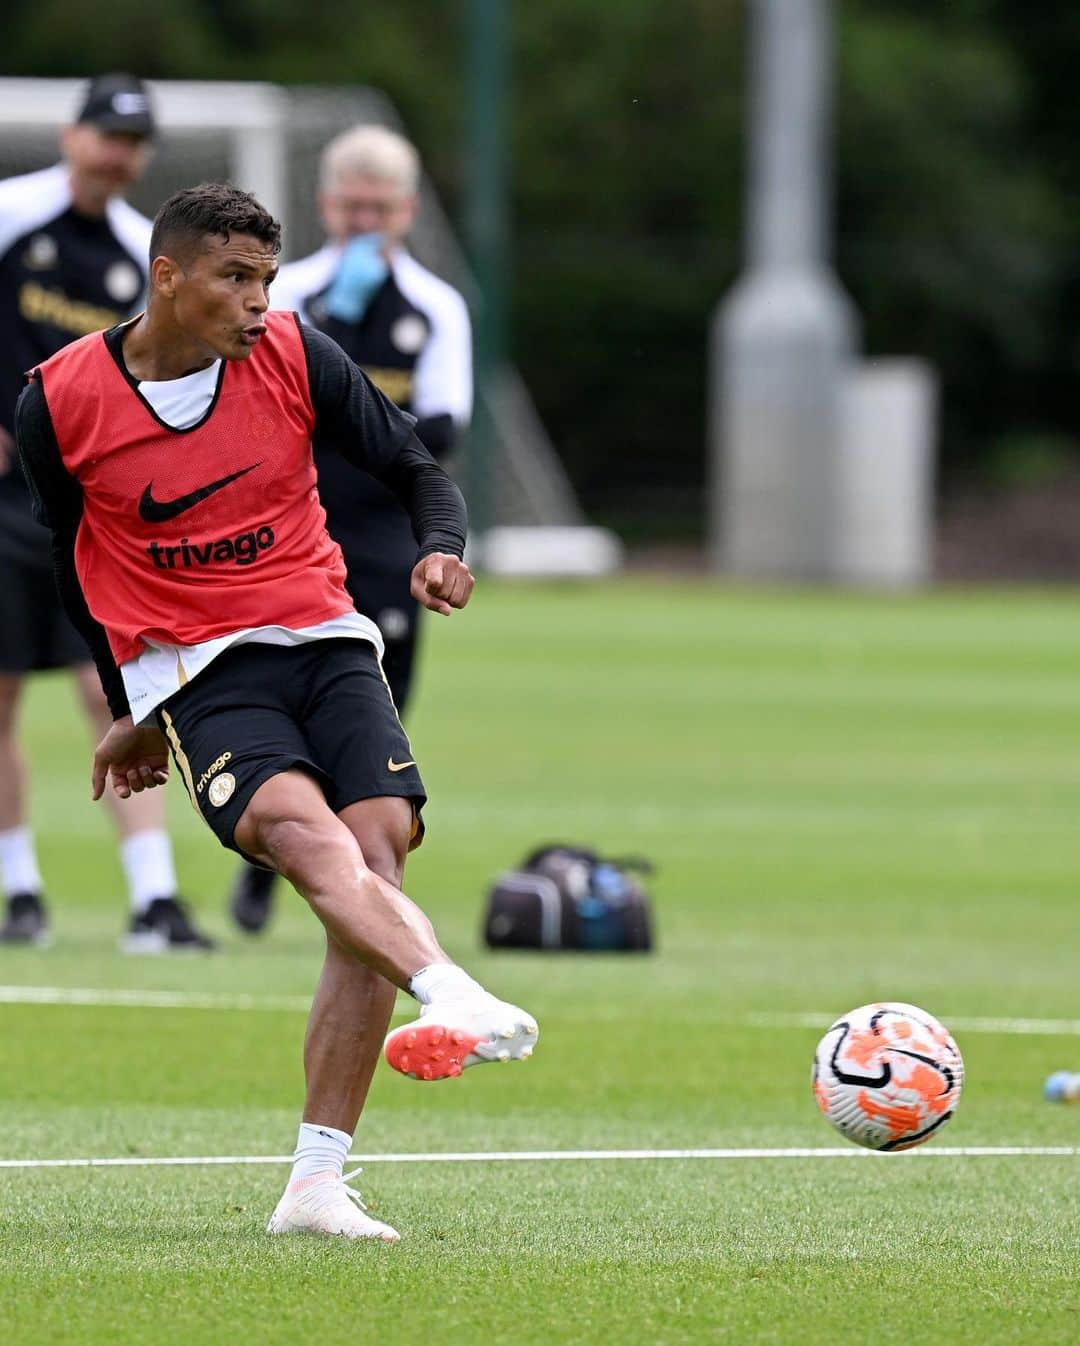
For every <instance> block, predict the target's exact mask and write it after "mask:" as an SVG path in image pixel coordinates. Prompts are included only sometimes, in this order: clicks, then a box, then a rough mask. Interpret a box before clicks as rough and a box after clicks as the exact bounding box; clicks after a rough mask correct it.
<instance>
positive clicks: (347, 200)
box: [229, 125, 472, 933]
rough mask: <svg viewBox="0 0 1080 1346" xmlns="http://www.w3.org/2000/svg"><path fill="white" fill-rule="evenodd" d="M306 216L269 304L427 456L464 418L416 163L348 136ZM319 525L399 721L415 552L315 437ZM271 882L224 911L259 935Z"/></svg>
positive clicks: (358, 130) (334, 147)
mask: <svg viewBox="0 0 1080 1346" xmlns="http://www.w3.org/2000/svg"><path fill="white" fill-rule="evenodd" d="M319 178H320V182H319V187H320V192H319V210H320V213H321V216H322V221H323V225H324V227H325V229H326V233H327V242H326V244H325V246H323V247H322V248H320V249H319V251H318V252H315V253H312V254H311V255H310V256H309V257H304V258H302V259H301V260H299V261H296V262H291V263H288V264H287V265H285V266H283V267H282V268H281V271H280V273H279V275H278V277H277V280H276V281H275V282H274V290H273V294H272V303H273V307H274V308H276V309H294V310H296V312H298V313H299V314H300V317H301V318H302V319H303V320H304V322H306V323H310V324H311V325H312V326H314V327H317V328H318V329H319V330H320V331H322V332H326V333H327V335H329V336H331V337H333V338H334V340H335V341H336V342H337V343H338V345H339V346H341V348H342V349H343V350H344V351H345V353H346V354H347V355H349V356H350V357H351V358H352V359H353V360H355V361H356V363H357V364H358V365H359V366H360V367H361V369H363V371H364V373H365V374H367V375H368V377H369V378H370V379H371V381H372V382H373V383H374V384H375V386H376V387H377V388H379V389H381V391H382V392H384V393H385V394H386V396H387V397H389V398H390V399H391V400H392V401H393V402H395V403H396V404H397V405H398V406H399V407H400V408H401V409H402V410H403V411H409V412H411V413H412V414H413V415H414V416H416V417H417V422H416V436H417V438H418V439H419V440H420V442H421V443H422V444H423V445H424V447H425V448H427V449H428V450H429V451H430V453H431V454H432V456H433V457H434V458H436V459H442V458H443V457H444V456H445V455H446V454H447V453H449V451H450V449H451V447H452V446H453V443H454V438H455V435H456V434H457V433H458V431H459V430H460V429H461V428H462V427H464V426H465V425H466V424H467V423H468V420H469V417H470V415H471V413H472V336H471V332H470V327H469V311H468V309H467V308H466V306H465V301H464V299H463V298H462V297H461V295H460V294H459V293H458V291H457V290H455V289H454V288H453V287H452V286H451V285H448V284H447V283H446V282H445V281H444V280H440V279H439V277H438V276H436V275H434V274H433V273H432V272H431V271H429V270H427V269H426V268H425V267H423V266H421V265H420V263H419V262H418V261H416V260H415V258H413V257H412V256H411V255H410V254H409V252H408V249H407V248H406V246H405V239H406V236H407V235H408V233H409V231H410V229H411V228H412V224H413V221H414V219H415V217H416V208H417V204H418V200H419V197H418V192H419V188H420V160H419V157H418V155H417V152H416V150H415V148H414V147H413V146H412V145H411V144H410V143H409V142H408V141H407V140H406V139H404V137H402V136H400V135H398V134H397V133H396V132H395V131H391V130H389V129H388V128H387V127H385V126H376V125H367V126H354V127H353V128H352V129H351V130H348V131H344V132H343V133H342V134H341V135H339V136H337V137H336V138H335V139H334V140H332V141H331V142H330V143H329V144H328V145H327V146H326V147H325V149H324V150H323V152H322V156H321V159H320V165H319ZM315 466H316V468H317V469H318V473H319V494H320V496H321V498H322V500H323V504H324V507H325V509H326V526H327V529H328V530H329V532H330V536H331V537H332V538H333V539H334V540H335V541H336V542H337V543H338V544H339V545H340V547H341V550H342V552H343V553H344V556H345V565H346V569H347V574H346V577H345V587H346V588H347V589H348V591H349V593H350V595H351V596H352V599H353V602H354V603H355V604H356V607H357V610H358V611H360V612H362V613H364V615H365V616H367V617H370V618H371V619H372V621H374V622H375V623H376V625H377V626H378V627H379V630H380V631H381V632H382V638H383V644H384V647H385V653H384V655H383V672H384V673H385V674H386V680H387V682H388V683H389V684H390V691H391V693H392V694H393V697H394V704H395V705H396V706H397V710H398V714H399V715H400V716H401V717H402V718H403V719H404V717H405V711H406V706H407V704H408V700H409V689H410V685H411V681H412V674H413V668H414V666H415V658H416V643H417V635H418V630H419V613H420V605H419V604H418V603H417V601H416V599H415V598H414V597H413V596H412V594H411V593H410V591H409V581H410V577H411V575H412V568H413V563H414V561H415V559H416V544H415V542H414V540H413V535H412V529H411V527H410V525H409V519H408V515H407V514H406V513H405V511H404V510H403V509H402V508H401V505H400V503H399V502H398V500H397V498H396V497H395V496H394V494H393V492H392V491H390V490H389V489H388V488H387V487H386V486H384V485H383V484H382V483H381V482H380V481H378V480H376V478H374V477H372V476H371V475H369V474H368V473H365V472H357V471H356V469H355V467H354V466H353V465H352V464H351V463H350V462H348V460H347V459H346V458H345V456H344V455H343V454H342V453H341V452H340V451H339V449H338V447H337V446H336V445H335V444H334V443H333V442H332V441H331V440H328V439H322V438H320V439H318V440H317V441H316V443H315ZM273 883H274V875H273V874H272V873H271V872H270V871H269V870H263V869H256V868H255V867H254V866H250V865H245V866H243V867H242V869H241V871H240V873H239V875H238V876H237V880H236V883H235V885H234V887H233V891H232V894H231V898H230V903H229V906H230V910H231V911H232V914H233V917H234V919H235V920H236V922H237V924H238V925H239V926H240V927H241V929H243V930H247V931H249V932H251V933H255V932H257V931H259V930H262V929H263V927H264V926H265V925H266V922H267V920H268V918H269V915H270V911H271V906H272V887H273Z"/></svg>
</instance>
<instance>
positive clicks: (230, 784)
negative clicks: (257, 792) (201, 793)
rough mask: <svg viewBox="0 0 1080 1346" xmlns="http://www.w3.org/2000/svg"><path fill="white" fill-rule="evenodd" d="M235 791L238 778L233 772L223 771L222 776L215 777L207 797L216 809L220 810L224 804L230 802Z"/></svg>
mask: <svg viewBox="0 0 1080 1346" xmlns="http://www.w3.org/2000/svg"><path fill="white" fill-rule="evenodd" d="M235 789H236V777H235V776H234V775H233V774H232V772H231V771H223V772H222V773H221V775H220V776H215V777H214V779H213V780H212V781H211V782H210V788H209V790H207V792H206V797H207V799H209V801H210V803H211V804H213V806H214V807H215V808H216V809H219V808H221V806H222V804H227V803H228V802H229V800H230V799H231V798H232V793H233V791H234V790H235Z"/></svg>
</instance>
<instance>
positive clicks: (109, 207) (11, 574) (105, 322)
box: [0, 74, 212, 953]
mask: <svg viewBox="0 0 1080 1346" xmlns="http://www.w3.org/2000/svg"><path fill="white" fill-rule="evenodd" d="M153 133H154V122H153V117H152V115H151V110H150V105H149V102H148V100H147V96H146V90H145V89H144V87H143V85H142V83H141V82H140V81H139V80H137V79H136V78H134V76H132V75H122V74H116V75H103V76H101V77H99V78H97V79H94V80H92V81H91V82H90V84H89V87H88V89H87V91H86V96H85V99H84V101H83V103H82V107H81V110H80V112H79V115H78V118H77V120H76V122H75V124H74V125H73V126H69V127H67V128H66V130H65V131H64V132H63V136H62V142H61V143H62V152H63V159H62V162H61V163H58V164H56V165H55V166H54V167H52V168H46V169H44V170H43V171H41V172H37V173H27V174H25V175H23V176H21V177H17V178H9V179H8V180H7V181H6V182H0V871H2V879H3V884H4V891H5V897H6V913H5V917H6V919H5V920H4V923H3V925H2V926H0V942H3V943H7V944H29V943H44V942H45V941H46V940H47V938H48V913H47V910H46V905H45V900H44V897H43V894H42V888H43V884H42V878H41V873H40V870H39V868H38V862H37V856H36V853H35V848H34V842H33V835H32V833H31V831H30V828H29V826H28V824H27V778H26V770H25V767H24V764H23V760H22V755H21V753H20V752H19V747H18V741H17V734H16V725H17V711H18V705H19V699H20V695H21V692H22V688H23V682H24V679H25V677H26V675H27V674H28V673H31V672H34V671H36V670H39V669H48V668H71V669H72V671H73V672H74V674H75V679H76V682H77V685H78V689H79V693H80V698H81V701H82V704H83V706H84V708H85V710H86V713H87V716H88V718H89V720H90V722H91V725H92V726H93V728H94V730H95V731H96V732H95V737H100V736H101V735H102V734H103V733H104V732H105V730H106V728H107V727H108V725H109V723H110V717H109V711H108V706H107V705H106V704H105V700H104V697H103V696H102V694H101V687H100V684H99V682H98V679H97V677H96V675H95V673H94V668H93V665H92V663H91V661H90V652H89V650H88V649H87V648H86V643H85V641H84V640H83V639H82V637H81V636H80V635H79V634H78V632H77V631H76V630H75V628H74V627H73V626H72V625H71V623H70V622H69V621H68V619H67V618H66V616H65V615H64V612H63V609H62V608H61V606H60V602H59V599H58V597H57V594H56V589H55V586H54V584H53V579H52V567H51V565H50V561H49V535H48V533H47V532H46V530H45V529H44V528H42V527H41V525H40V524H38V523H36V522H35V521H34V518H33V513H32V510H31V505H30V496H29V494H28V492H27V489H26V483H25V481H24V480H23V477H22V473H21V472H20V471H19V468H18V464H17V463H16V462H15V460H14V459H15V455H14V440H13V438H12V429H13V422H14V415H15V402H16V399H17V398H18V396H19V392H20V390H21V388H22V385H23V380H24V371H25V370H27V369H30V368H31V367H32V366H33V365H35V364H38V363H39V362H40V361H42V360H44V359H47V358H48V356H50V355H52V354H53V353H54V352H55V351H58V350H60V349H61V347H63V346H66V345H67V344H68V342H70V341H72V340H74V339H75V338H76V337H79V336H82V335H84V334H85V333H87V332H92V331H95V330H97V329H101V328H105V327H113V326H115V324H116V323H118V322H119V321H120V320H121V319H123V318H126V317H128V316H129V315H130V314H131V313H133V312H134V311H135V307H136V304H137V302H138V301H139V300H140V298H141V296H142V294H143V292H144V290H145V288H146V268H147V248H148V246H149V243H150V221H149V220H147V219H145V218H144V217H143V216H142V215H140V214H139V213H138V212H137V211H135V210H134V209H132V207H131V206H129V205H128V204H127V203H126V202H125V201H124V200H123V197H122V193H123V192H125V191H126V190H127V189H128V188H129V187H130V186H131V185H132V184H133V183H134V182H135V181H136V180H137V179H138V177H139V175H140V174H141V173H142V171H143V169H144V168H145V167H146V165H147V163H148V161H149V158H150V154H151V142H152V137H153ZM111 811H112V813H113V819H114V823H115V826H116V830H117V832H118V834H119V839H120V857H121V860H122V863H123V868H124V871H125V875H126V878H127V882H128V888H129V892H130V901H131V916H130V925H129V928H128V932H127V936H126V938H125V940H124V942H123V944H122V947H123V948H124V949H126V950H127V951H128V952H131V953H164V952H168V951H171V950H177V949H209V948H211V947H212V945H211V941H210V940H209V939H207V938H206V936H204V935H203V934H201V933H200V932H199V931H198V930H197V929H196V928H195V926H194V925H193V924H192V922H191V919H190V917H189V915H188V913H187V911H186V909H185V907H184V905H183V903H182V902H181V901H180V900H179V899H178V897H177V895H176V872H175V869H174V867H173V855H172V848H171V846H170V844H169V838H168V835H167V834H166V832H165V830H164V801H163V799H162V798H161V797H160V796H152V795H147V796H145V797H144V798H141V799H129V800H125V801H122V800H119V799H115V798H114V799H113V800H112V801H111Z"/></svg>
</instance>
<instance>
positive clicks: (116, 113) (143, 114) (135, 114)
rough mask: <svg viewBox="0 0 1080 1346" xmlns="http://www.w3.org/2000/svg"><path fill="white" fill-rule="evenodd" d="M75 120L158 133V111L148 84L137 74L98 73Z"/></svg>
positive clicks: (139, 133)
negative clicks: (150, 95)
mask: <svg viewBox="0 0 1080 1346" xmlns="http://www.w3.org/2000/svg"><path fill="white" fill-rule="evenodd" d="M75 120H76V121H77V122H89V123H90V125H91V126H97V127H100V129H101V130H102V131H127V132H128V133H129V134H130V135H133V136H152V135H153V134H154V113H153V110H152V108H151V107H150V98H149V96H148V95H147V92H146V85H145V84H144V83H143V82H142V80H141V79H138V78H137V77H136V76H135V75H127V74H121V73H115V74H112V75H95V76H94V78H93V79H92V80H91V81H90V83H89V84H88V85H87V86H86V97H85V98H84V99H83V105H82V109H81V110H80V112H79V115H78V116H77V117H76V118H75Z"/></svg>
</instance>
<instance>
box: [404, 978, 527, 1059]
mask: <svg viewBox="0 0 1080 1346" xmlns="http://www.w3.org/2000/svg"><path fill="white" fill-rule="evenodd" d="M539 1036H540V1030H539V1028H538V1027H537V1026H536V1020H535V1019H534V1018H533V1017H532V1015H531V1014H526V1012H525V1011H524V1010H523V1009H518V1007H517V1006H516V1005H508V1004H507V1003H506V1001H505V1000H496V999H495V997H494V996H493V995H489V994H488V993H487V992H486V991H478V992H474V993H472V994H470V995H465V996H461V997H458V998H454V999H446V1000H439V1001H437V1002H435V1003H434V1004H431V1005H425V1006H424V1008H423V1009H422V1010H421V1011H420V1017H419V1019H414V1020H413V1022H412V1023H407V1024H402V1026H401V1027H400V1028H395V1029H394V1030H393V1031H392V1032H391V1033H389V1034H388V1035H387V1038H386V1041H385V1042H384V1043H383V1054H384V1055H385V1057H386V1060H387V1063H388V1064H389V1065H391V1066H393V1068H394V1069H395V1070H400V1071H401V1073H402V1074H403V1075H411V1076H412V1078H413V1079H414V1080H446V1079H450V1078H452V1077H453V1076H455V1075H460V1074H461V1072H462V1071H463V1070H466V1069H467V1068H468V1067H469V1066H478V1065H483V1064H485V1063H486V1062H489V1061H527V1060H528V1059H529V1057H530V1056H532V1054H533V1048H534V1047H535V1046H536V1043H537V1039H538V1038H539Z"/></svg>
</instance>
